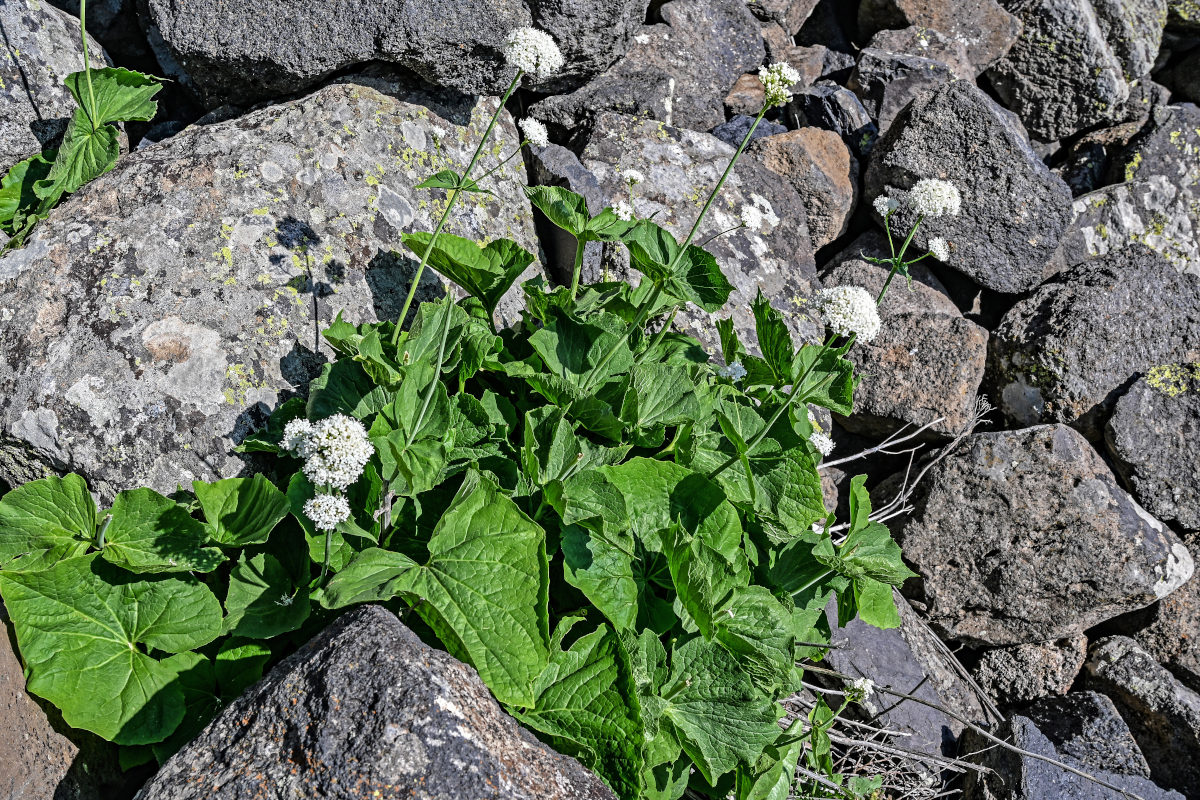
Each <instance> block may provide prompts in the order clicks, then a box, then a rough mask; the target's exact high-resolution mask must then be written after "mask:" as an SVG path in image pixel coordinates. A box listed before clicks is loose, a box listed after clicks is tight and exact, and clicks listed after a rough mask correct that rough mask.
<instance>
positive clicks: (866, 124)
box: [788, 81, 879, 158]
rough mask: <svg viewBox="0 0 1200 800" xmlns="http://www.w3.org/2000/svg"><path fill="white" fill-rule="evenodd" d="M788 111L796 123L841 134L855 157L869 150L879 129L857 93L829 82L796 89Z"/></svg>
mask: <svg viewBox="0 0 1200 800" xmlns="http://www.w3.org/2000/svg"><path fill="white" fill-rule="evenodd" d="M788 110H789V112H793V113H795V115H796V119H797V124H798V125H802V126H803V125H807V126H810V127H813V128H823V129H825V130H827V131H833V132H834V133H836V134H837V135H838V136H840V137H842V141H843V142H845V143H846V145H847V146H848V147H849V148H850V151H851V152H852V153H854V155H855V156H857V157H859V158H864V157H865V156H867V155H868V154H869V153H870V152H871V148H873V147H874V146H875V139H876V138H877V137H878V135H879V128H878V127H877V126H876V125H875V123H874V122H873V121H872V120H871V115H870V114H868V113H867V110H866V109H865V108H863V104H862V101H860V100H859V99H858V96H857V95H855V94H854V92H852V91H850V90H849V89H846V88H844V87H842V86H838V85H837V84H836V83H832V82H830V81H821V82H820V83H818V84H816V85H815V86H810V87H808V88H807V89H801V90H800V91H799V92H796V93H795V94H794V95H793V96H792V100H791V102H790V103H789V104H788Z"/></svg>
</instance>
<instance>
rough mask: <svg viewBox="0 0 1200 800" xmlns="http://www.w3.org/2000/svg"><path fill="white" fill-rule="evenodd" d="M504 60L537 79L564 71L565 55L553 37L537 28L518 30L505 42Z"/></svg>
mask: <svg viewBox="0 0 1200 800" xmlns="http://www.w3.org/2000/svg"><path fill="white" fill-rule="evenodd" d="M504 60H505V61H507V62H508V63H509V65H510V66H513V67H516V68H517V69H520V70H523V71H525V72H528V73H529V74H530V75H532V76H534V77H535V78H548V77H550V76H551V75H553V74H554V73H556V72H558V71H559V70H560V69H562V66H563V62H564V59H563V54H562V51H561V50H559V49H558V45H557V44H555V42H554V39H553V37H551V36H550V34H548V33H546V32H545V31H539V30H538V29H537V28H517V29H515V30H513V31H512V32H511V33H509V34H508V39H507V40H505V42H504Z"/></svg>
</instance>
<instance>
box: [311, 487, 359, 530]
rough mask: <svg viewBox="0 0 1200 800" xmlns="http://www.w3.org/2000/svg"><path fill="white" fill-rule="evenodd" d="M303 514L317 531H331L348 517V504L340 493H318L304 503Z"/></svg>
mask: <svg viewBox="0 0 1200 800" xmlns="http://www.w3.org/2000/svg"><path fill="white" fill-rule="evenodd" d="M304 516H306V517H308V518H309V519H310V520H312V524H313V525H315V526H316V528H317V530H319V531H331V530H333V529H334V528H336V527H337V526H338V523H339V522H345V521H346V520H348V519H350V504H349V503H347V502H346V498H344V497H342V496H341V495H340V494H319V495H317V496H316V497H314V498H312V499H311V500H309V501H308V502H307V503H305V504H304Z"/></svg>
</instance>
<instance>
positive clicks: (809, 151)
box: [749, 128, 858, 248]
mask: <svg viewBox="0 0 1200 800" xmlns="http://www.w3.org/2000/svg"><path fill="white" fill-rule="evenodd" d="M749 155H750V157H752V158H757V159H758V160H759V161H761V162H762V163H763V165H764V166H766V168H767V169H769V170H771V171H772V172H775V173H778V174H779V175H782V176H783V177H784V178H786V179H787V182H788V183H790V184H791V185H792V188H794V189H795V190H796V191H797V192H798V193H799V195H800V197H801V199H803V200H804V210H805V211H806V212H807V216H808V232H809V235H811V236H812V242H813V247H816V248H821V247H824V246H825V245H827V244H829V243H830V242H832V241H833V240H834V239H837V238H838V237H839V236H841V235H842V234H843V233H845V232H846V229H847V227H848V226H849V224H850V215H851V214H852V213H854V207H855V205H856V203H857V200H858V160H857V159H856V158H855V157H854V156H853V155H851V154H850V151H849V150H848V149H847V148H846V145H845V143H844V142H842V139H841V137H840V136H838V135H837V134H836V133H834V132H833V131H826V130H821V129H820V128H800V129H799V130H794V131H787V132H786V133H780V134H779V135H778V136H767V137H764V138H762V139H759V140H757V141H756V142H755V143H754V144H753V145H751V148H750V151H749Z"/></svg>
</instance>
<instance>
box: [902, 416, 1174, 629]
mask: <svg viewBox="0 0 1200 800" xmlns="http://www.w3.org/2000/svg"><path fill="white" fill-rule="evenodd" d="M912 504H913V505H914V506H915V510H914V511H913V512H912V514H911V515H910V516H909V517H907V518H906V519H905V521H904V523H903V526H902V527H900V529H899V531H898V538H899V540H900V543H901V547H902V548H903V550H904V557H905V559H906V560H907V561H908V562H909V564H910V565H911V566H912V567H913V569H915V570H916V571H917V572H918V573H919V574H920V576H921V579H920V580H919V581H913V582H911V583H910V584H909V587H911V588H910V589H909V591H910V592H911V596H912V597H913V599H915V600H917V601H919V602H920V603H921V604H922V605H923V607H924V612H925V614H926V616H927V618H928V619H929V620H930V622H931V623H932V624H933V625H934V627H935V628H938V629H939V630H940V631H942V632H943V633H944V634H945V635H946V636H947V637H949V638H951V639H956V640H961V641H966V642H971V643H979V644H987V645H1015V644H1022V643H1030V642H1045V641H1049V640H1051V639H1062V638H1065V637H1068V636H1076V635H1078V634H1080V633H1082V632H1083V631H1084V630H1085V629H1087V628H1089V627H1091V626H1093V625H1096V624H1097V623H1100V622H1103V621H1104V620H1107V619H1111V618H1113V617H1116V616H1118V615H1119V614H1122V613H1124V612H1127V611H1131V610H1133V609H1136V608H1141V607H1144V606H1147V605H1149V604H1150V603H1152V602H1154V601H1155V600H1159V599H1161V598H1163V597H1166V596H1167V595H1169V594H1170V593H1171V592H1173V591H1175V590H1176V589H1178V588H1179V587H1180V586H1181V585H1183V583H1184V582H1185V581H1187V580H1188V578H1190V577H1191V575H1192V572H1193V569H1194V565H1193V562H1192V557H1191V555H1190V554H1189V553H1188V551H1187V548H1186V547H1184V544H1183V542H1181V541H1180V540H1179V538H1178V537H1176V536H1175V534H1173V533H1171V531H1170V530H1168V529H1166V528H1164V527H1163V525H1162V523H1160V522H1159V521H1158V520H1156V519H1154V518H1153V517H1151V516H1150V515H1149V514H1147V513H1146V512H1145V511H1144V510H1143V509H1142V508H1141V506H1139V505H1137V503H1135V502H1134V501H1133V500H1132V499H1131V498H1130V497H1129V495H1128V494H1126V493H1125V490H1124V489H1122V488H1121V487H1120V486H1118V485H1117V481H1116V479H1115V478H1114V477H1113V475H1112V473H1111V472H1110V471H1109V469H1108V467H1107V466H1106V465H1105V463H1104V460H1103V459H1102V458H1101V457H1100V455H1099V454H1098V453H1096V451H1095V450H1093V449H1092V446H1091V445H1090V444H1089V443H1088V442H1087V440H1086V439H1084V438H1083V437H1082V436H1080V435H1079V434H1078V433H1077V432H1076V431H1074V430H1073V429H1071V428H1069V427H1067V426H1065V425H1040V426H1037V427H1034V428H1028V429H1026V430H1021V431H999V432H995V433H977V434H973V435H972V436H970V437H968V438H967V439H966V440H965V441H964V442H963V444H962V446H961V447H960V449H958V450H956V451H955V452H953V453H951V454H950V455H949V456H948V457H947V458H946V459H945V460H943V461H942V462H940V463H938V464H936V465H935V466H934V467H933V468H932V469H931V470H930V471H929V472H928V473H927V474H926V476H925V478H924V481H923V482H922V483H921V484H920V485H918V487H917V490H916V494H915V495H914V496H913V499H912Z"/></svg>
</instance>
